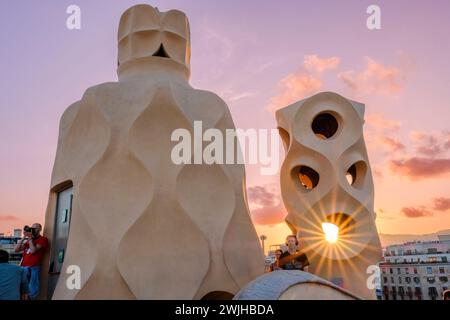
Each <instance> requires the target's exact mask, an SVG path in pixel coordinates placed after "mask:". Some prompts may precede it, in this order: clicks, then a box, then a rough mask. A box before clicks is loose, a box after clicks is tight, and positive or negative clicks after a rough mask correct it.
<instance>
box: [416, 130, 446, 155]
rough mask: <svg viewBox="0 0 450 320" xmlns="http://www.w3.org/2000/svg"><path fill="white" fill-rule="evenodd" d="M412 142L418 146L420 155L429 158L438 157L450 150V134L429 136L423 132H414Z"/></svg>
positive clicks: (417, 149)
mask: <svg viewBox="0 0 450 320" xmlns="http://www.w3.org/2000/svg"><path fill="white" fill-rule="evenodd" d="M410 136H411V140H412V141H413V143H414V144H415V145H416V151H417V153H419V154H422V155H426V156H428V157H436V156H439V155H442V154H444V153H446V151H448V150H450V133H449V132H443V133H440V134H429V133H423V132H416V131H415V132H412V133H411V135H410Z"/></svg>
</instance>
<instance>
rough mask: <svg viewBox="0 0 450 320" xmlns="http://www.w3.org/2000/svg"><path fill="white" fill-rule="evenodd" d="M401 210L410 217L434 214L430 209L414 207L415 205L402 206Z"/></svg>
mask: <svg viewBox="0 0 450 320" xmlns="http://www.w3.org/2000/svg"><path fill="white" fill-rule="evenodd" d="M401 212H402V213H403V215H405V216H406V217H408V218H420V217H429V216H432V215H433V213H431V212H430V211H428V210H427V209H426V208H424V207H419V208H414V207H405V208H402V210H401Z"/></svg>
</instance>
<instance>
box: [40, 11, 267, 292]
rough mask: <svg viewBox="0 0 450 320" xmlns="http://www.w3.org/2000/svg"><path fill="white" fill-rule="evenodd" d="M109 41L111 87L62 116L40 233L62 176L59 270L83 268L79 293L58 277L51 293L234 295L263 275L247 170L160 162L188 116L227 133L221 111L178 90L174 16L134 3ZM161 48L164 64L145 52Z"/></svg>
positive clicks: (178, 30)
mask: <svg viewBox="0 0 450 320" xmlns="http://www.w3.org/2000/svg"><path fill="white" fill-rule="evenodd" d="M118 38H119V67H118V75H119V82H114V83H104V84H100V85H98V86H95V87H92V88H89V89H88V90H86V92H85V94H84V96H83V98H82V99H81V100H80V101H79V102H77V103H75V104H74V105H72V106H70V107H69V108H68V109H67V110H66V111H65V113H64V115H63V116H62V118H61V123H60V133H59V140H58V148H57V155H56V159H55V164H54V168H53V174H52V182H51V186H52V190H51V192H50V198H49V204H48V208H47V213H46V224H45V231H44V232H45V234H46V235H47V236H48V237H49V239H52V232H53V227H54V226H53V224H54V214H55V201H56V192H57V190H58V186H60V185H61V184H64V183H66V182H67V181H71V182H72V183H73V190H74V191H73V192H74V201H73V208H72V210H73V211H72V221H71V228H70V234H69V240H68V245H67V253H66V257H65V261H64V265H63V270H65V268H66V267H67V266H68V265H78V266H80V267H81V289H80V290H67V288H66V286H65V282H66V278H67V275H66V274H65V273H62V274H61V276H60V278H59V281H58V284H57V287H56V290H55V293H54V296H53V298H54V299H200V298H202V297H203V296H204V295H206V294H207V293H209V292H212V291H224V292H229V293H232V294H235V293H236V292H237V291H238V290H239V289H240V288H241V287H242V286H244V285H245V284H246V283H248V282H249V281H250V280H252V279H254V278H255V277H257V276H259V275H261V274H262V273H263V270H264V260H263V254H262V250H261V247H260V244H259V241H258V238H257V234H256V232H255V229H254V227H253V225H252V222H251V219H250V216H249V212H248V208H247V204H246V201H245V198H246V196H245V180H244V176H245V168H244V166H243V165H175V164H174V163H173V162H172V160H171V157H170V155H171V150H172V148H173V146H174V145H175V144H176V143H175V142H172V141H171V134H172V132H173V130H175V129H178V128H185V129H187V130H189V131H190V132H191V136H193V123H194V121H203V127H204V129H207V128H217V129H219V130H221V131H223V132H225V130H226V129H232V128H234V124H233V120H232V118H231V114H230V112H229V110H228V107H227V106H226V104H225V103H224V101H223V100H222V99H220V98H219V97H218V96H217V95H215V94H213V93H211V92H207V91H202V90H196V89H193V88H192V87H191V86H190V85H189V83H188V78H189V73H190V70H189V57H190V53H189V52H190V48H189V41H190V40H189V24H188V21H187V18H186V17H185V15H184V14H183V13H182V12H179V11H176V10H171V11H169V12H167V13H160V12H159V11H157V10H156V9H154V8H152V7H150V6H147V5H138V6H135V7H132V8H131V9H129V10H127V11H126V12H125V13H124V15H123V16H122V18H121V22H120V26H119V35H118ZM161 45H162V47H163V51H164V52H165V54H167V55H168V57H163V56H154V54H155V53H156V52H158V51H160V52H161ZM249 253H251V254H249ZM46 261H47V262H46V264H44V268H43V270H44V271H45V272H46V271H47V270H48V257H47V260H46ZM43 280H44V283H45V282H46V278H45V276H44V279H43ZM44 290H45V289H44Z"/></svg>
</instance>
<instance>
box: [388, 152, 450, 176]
mask: <svg viewBox="0 0 450 320" xmlns="http://www.w3.org/2000/svg"><path fill="white" fill-rule="evenodd" d="M389 166H390V169H391V171H392V173H394V174H397V175H401V176H405V177H408V178H409V179H411V180H422V179H431V178H444V177H447V176H448V174H449V173H450V159H445V158H441V159H440V158H437V159H435V158H422V157H412V158H408V159H401V160H391V161H390V162H389Z"/></svg>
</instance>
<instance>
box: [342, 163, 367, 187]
mask: <svg viewBox="0 0 450 320" xmlns="http://www.w3.org/2000/svg"><path fill="white" fill-rule="evenodd" d="M366 171H367V167H366V163H365V162H364V161H358V162H356V163H354V164H353V165H352V166H351V167H350V168H348V170H347V173H346V174H345V177H346V178H347V182H348V183H349V184H350V185H351V186H353V187H355V188H360V187H362V186H363V184H364V177H365V175H366Z"/></svg>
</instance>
